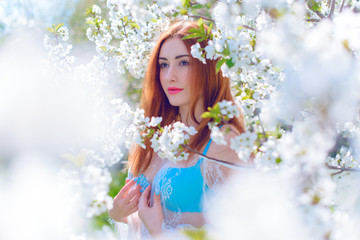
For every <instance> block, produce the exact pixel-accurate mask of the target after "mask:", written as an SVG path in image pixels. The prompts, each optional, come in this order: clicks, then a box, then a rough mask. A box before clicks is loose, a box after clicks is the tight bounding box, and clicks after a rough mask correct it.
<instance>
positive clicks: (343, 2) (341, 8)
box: [340, 0, 345, 12]
mask: <svg viewBox="0 0 360 240" xmlns="http://www.w3.org/2000/svg"><path fill="white" fill-rule="evenodd" d="M344 4H345V0H343V1H342V3H341V7H340V12H342V10H343V8H344Z"/></svg>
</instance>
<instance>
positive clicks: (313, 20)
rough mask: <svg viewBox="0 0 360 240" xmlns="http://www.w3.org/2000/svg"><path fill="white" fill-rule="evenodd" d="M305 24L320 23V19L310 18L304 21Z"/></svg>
mask: <svg viewBox="0 0 360 240" xmlns="http://www.w3.org/2000/svg"><path fill="white" fill-rule="evenodd" d="M306 21H307V22H320V21H321V20H320V19H314V18H310V19H306Z"/></svg>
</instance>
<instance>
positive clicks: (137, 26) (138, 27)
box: [130, 22, 140, 29]
mask: <svg viewBox="0 0 360 240" xmlns="http://www.w3.org/2000/svg"><path fill="white" fill-rule="evenodd" d="M130 25H131V26H133V27H134V28H137V29H140V26H139V25H138V24H137V23H135V22H132V23H130Z"/></svg>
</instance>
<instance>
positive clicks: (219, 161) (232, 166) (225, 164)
mask: <svg viewBox="0 0 360 240" xmlns="http://www.w3.org/2000/svg"><path fill="white" fill-rule="evenodd" d="M181 146H182V147H183V148H186V149H188V150H189V151H190V152H193V153H195V154H197V155H200V156H202V157H204V158H206V159H208V160H210V161H212V162H216V163H219V164H221V165H223V166H225V167H229V168H232V169H242V168H254V167H253V166H245V165H241V164H237V163H232V162H228V161H224V160H220V159H216V158H212V157H209V156H206V155H204V154H202V153H200V152H198V151H196V150H194V149H192V148H190V147H189V146H187V145H184V144H182V145H181Z"/></svg>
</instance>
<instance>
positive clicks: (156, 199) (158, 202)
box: [154, 192, 161, 206]
mask: <svg viewBox="0 0 360 240" xmlns="http://www.w3.org/2000/svg"><path fill="white" fill-rule="evenodd" d="M156 205H157V206H161V197H160V194H159V195H156V194H155V192H154V206H156Z"/></svg>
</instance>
